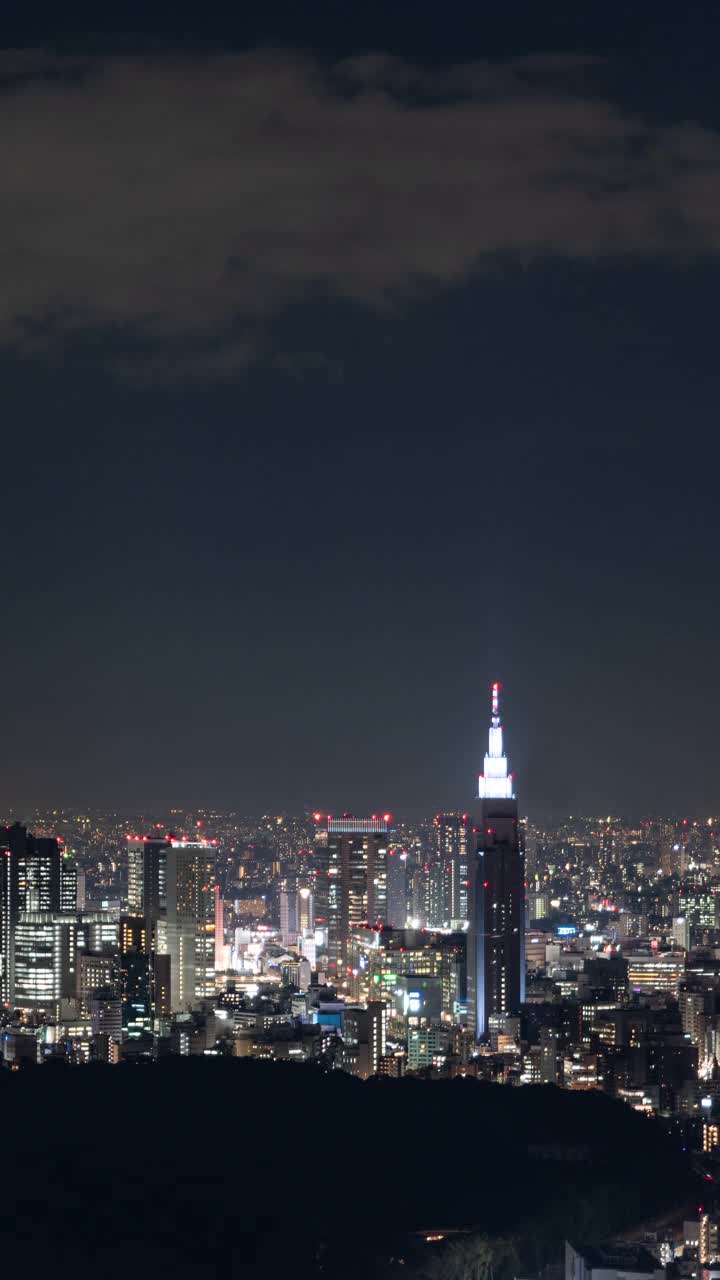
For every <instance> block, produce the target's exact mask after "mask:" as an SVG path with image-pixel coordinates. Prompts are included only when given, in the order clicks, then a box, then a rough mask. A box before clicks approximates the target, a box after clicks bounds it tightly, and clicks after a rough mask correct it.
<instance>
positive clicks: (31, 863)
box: [0, 822, 61, 1003]
mask: <svg viewBox="0 0 720 1280" xmlns="http://www.w3.org/2000/svg"><path fill="white" fill-rule="evenodd" d="M0 851H1V852H2V861H3V867H2V905H1V910H0V915H1V925H2V959H3V971H2V999H3V1000H4V1001H7V1002H9V1003H13V1002H14V1000H15V945H14V943H15V930H16V926H17V924H18V922H19V921H20V918H21V916H22V915H23V914H24V913H26V912H33V913H34V914H38V913H41V914H43V915H44V914H47V913H57V912H59V911H60V901H61V891H60V861H61V858H60V846H59V844H58V842H57V840H55V839H54V838H50V837H43V836H34V835H32V834H31V833H30V832H28V831H27V830H26V829H25V827H22V826H21V825H20V824H19V823H17V822H16V823H14V824H13V825H12V826H10V827H2V828H0ZM26 942H27V944H28V946H32V944H31V942H30V941H29V940H28V939H25V940H24V944H23V945H24V946H25V943H26ZM23 963H24V961H23ZM41 967H42V966H41Z"/></svg>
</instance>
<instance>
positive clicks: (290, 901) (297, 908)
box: [280, 881, 315, 947]
mask: <svg viewBox="0 0 720 1280" xmlns="http://www.w3.org/2000/svg"><path fill="white" fill-rule="evenodd" d="M314 924H315V903H314V897H313V893H312V890H311V889H309V888H308V887H307V886H306V885H304V886H301V887H300V888H296V887H295V883H294V881H291V882H290V883H288V882H284V883H283V885H282V888H281V889H280V934H281V937H282V940H283V942H284V943H285V946H287V947H289V946H293V947H294V946H295V945H296V944H297V940H298V937H301V936H302V935H303V934H304V933H307V932H310V931H311V930H312V929H313V927H314Z"/></svg>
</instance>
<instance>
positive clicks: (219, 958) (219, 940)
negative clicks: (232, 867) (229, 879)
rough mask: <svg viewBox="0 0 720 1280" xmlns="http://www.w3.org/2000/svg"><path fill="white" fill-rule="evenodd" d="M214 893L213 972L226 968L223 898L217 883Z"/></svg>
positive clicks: (219, 971) (220, 971)
mask: <svg viewBox="0 0 720 1280" xmlns="http://www.w3.org/2000/svg"><path fill="white" fill-rule="evenodd" d="M213 893H214V895H215V906H214V911H215V972H216V973H222V972H223V971H224V970H225V969H226V968H227V963H226V960H225V899H224V898H223V895H222V888H221V887H220V885H219V884H216V885H215V888H214V889H213Z"/></svg>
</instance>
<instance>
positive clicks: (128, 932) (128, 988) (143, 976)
mask: <svg viewBox="0 0 720 1280" xmlns="http://www.w3.org/2000/svg"><path fill="white" fill-rule="evenodd" d="M151 978H152V957H151V955H150V948H149V945H148V931H147V925H146V921H145V917H144V916H140V915H137V916H131V915H127V916H121V918H120V1001H121V1020H122V1031H123V1037H127V1038H128V1039H130V1040H136V1039H139V1038H140V1037H141V1036H143V1035H147V1034H148V1033H149V1032H150V1031H151V1029H152V981H151Z"/></svg>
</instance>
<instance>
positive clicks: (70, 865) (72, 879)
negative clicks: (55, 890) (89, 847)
mask: <svg viewBox="0 0 720 1280" xmlns="http://www.w3.org/2000/svg"><path fill="white" fill-rule="evenodd" d="M60 910H61V911H63V912H69V913H70V914H72V915H74V914H75V912H76V911H77V910H78V872H77V863H76V861H75V858H74V857H73V855H72V854H71V853H70V852H69V851H68V850H67V849H62V850H61V856H60Z"/></svg>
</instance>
